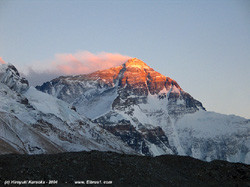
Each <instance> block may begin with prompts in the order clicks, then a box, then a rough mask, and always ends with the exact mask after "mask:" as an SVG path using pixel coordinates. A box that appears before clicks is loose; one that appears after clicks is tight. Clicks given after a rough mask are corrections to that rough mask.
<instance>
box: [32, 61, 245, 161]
mask: <svg viewBox="0 0 250 187" xmlns="http://www.w3.org/2000/svg"><path fill="white" fill-rule="evenodd" d="M36 88H37V89H38V90H41V91H43V92H45V93H48V94H51V95H53V96H55V97H57V98H59V99H61V100H64V101H66V102H68V103H69V104H70V105H71V106H72V107H75V108H76V111H77V112H78V113H80V114H81V115H84V116H87V117H88V118H90V119H91V120H92V121H93V122H95V123H98V124H100V126H102V127H103V128H104V129H106V130H108V131H109V132H111V133H112V134H113V135H115V136H117V137H119V138H121V139H122V140H123V141H124V142H125V143H126V144H127V145H129V146H130V147H131V148H133V149H134V150H135V151H136V152H137V153H140V154H142V155H151V156H157V155H163V154H178V155H188V156H192V157H195V158H198V159H201V160H206V161H210V160H214V159H221V160H227V161H231V162H244V163H250V152H249V150H250V139H249V137H250V126H249V125H250V120H247V119H245V118H241V117H238V116H233V115H229V116H228V115H223V114H217V113H213V112H207V111H206V110H205V108H204V107H203V106H202V104H201V102H199V101H197V100H195V99H194V98H193V97H192V96H191V95H190V94H188V93H187V92H185V91H184V90H182V89H181V87H180V86H179V85H178V84H177V82H176V81H175V80H173V79H171V78H169V77H166V76H164V75H161V74H160V73H158V72H156V71H154V70H153V69H152V68H150V67H149V66H148V65H147V64H145V63H144V62H143V61H141V60H139V59H136V58H133V59H130V60H128V61H127V62H126V63H124V64H123V65H120V66H118V67H114V68H111V69H107V70H103V71H97V72H94V73H91V74H87V75H78V76H64V77H59V78H56V79H54V80H51V81H49V82H46V83H44V84H43V85H42V86H37V87H36Z"/></svg>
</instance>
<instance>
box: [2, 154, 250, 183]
mask: <svg viewBox="0 0 250 187" xmlns="http://www.w3.org/2000/svg"><path fill="white" fill-rule="evenodd" d="M0 180H1V181H0V185H3V183H4V181H6V180H19V181H24V180H36V181H38V180H44V181H48V180H58V183H61V184H63V183H64V184H65V182H67V184H68V185H69V186H71V185H73V183H74V181H85V182H86V180H94V181H100V180H101V181H112V184H113V185H114V186H121V185H129V186H138V185H140V186H166V185H167V186H198V185H200V186H249V185H250V166H249V165H245V164H239V163H229V162H225V161H212V162H203V161H200V160H197V159H194V158H191V157H184V156H174V155H165V156H159V157H148V156H132V155H124V154H117V153H112V152H98V151H91V152H78V153H61V154H55V155H15V154H12V155H2V156H0ZM97 186H100V185H97Z"/></svg>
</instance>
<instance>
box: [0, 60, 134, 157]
mask: <svg viewBox="0 0 250 187" xmlns="http://www.w3.org/2000/svg"><path fill="white" fill-rule="evenodd" d="M0 80H1V82H0V103H1V105H0V129H1V130H0V142H1V145H0V154H5V153H28V154H39V153H56V152H64V151H82V150H100V151H116V152H125V153H134V151H133V150H132V149H130V148H129V147H128V146H126V144H124V143H123V142H122V141H121V140H120V139H119V138H117V137H116V136H114V135H112V134H111V133H109V132H108V131H106V130H104V129H103V128H101V127H99V125H98V124H93V123H92V122H91V121H89V120H88V119H87V118H85V117H84V116H83V115H81V116H80V115H79V114H78V113H77V112H76V111H75V110H74V108H73V109H72V108H71V107H70V106H69V104H67V103H65V102H64V101H62V100H59V99H57V98H55V97H52V96H51V95H48V94H45V93H43V92H40V91H38V90H36V89H35V88H34V87H29V86H28V81H27V80H25V79H23V78H21V77H20V75H19V73H18V71H17V70H16V68H15V67H14V66H13V65H8V64H3V65H0Z"/></svg>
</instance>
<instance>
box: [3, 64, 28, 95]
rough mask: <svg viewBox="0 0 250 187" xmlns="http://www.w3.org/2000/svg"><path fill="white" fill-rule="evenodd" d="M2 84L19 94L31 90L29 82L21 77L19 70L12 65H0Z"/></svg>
mask: <svg viewBox="0 0 250 187" xmlns="http://www.w3.org/2000/svg"><path fill="white" fill-rule="evenodd" d="M0 82H1V83H3V84H5V85H7V86H8V87H9V88H10V89H12V90H14V91H17V92H20V93H22V92H25V91H26V90H28V88H29V82H28V81H27V80H26V79H25V78H22V77H20V75H19V73H18V71H17V69H16V68H15V66H13V65H12V64H1V65H0Z"/></svg>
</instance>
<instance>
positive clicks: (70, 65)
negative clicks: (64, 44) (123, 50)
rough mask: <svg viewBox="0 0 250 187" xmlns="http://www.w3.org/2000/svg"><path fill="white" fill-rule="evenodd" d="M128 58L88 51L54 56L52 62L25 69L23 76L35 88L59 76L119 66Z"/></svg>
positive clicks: (40, 63) (115, 54) (35, 64)
mask: <svg viewBox="0 0 250 187" xmlns="http://www.w3.org/2000/svg"><path fill="white" fill-rule="evenodd" d="M130 58H131V57H129V56H124V55H121V54H119V53H106V52H101V53H97V54H94V53H91V52H88V51H82V52H77V53H73V54H70V53H62V54H56V55H55V56H54V59H52V60H46V61H43V62H37V63H34V65H33V66H32V67H28V68H26V73H24V76H25V77H26V78H27V79H28V80H29V82H30V84H31V85H34V86H35V85H40V84H42V83H44V82H45V81H50V80H51V79H53V78H56V77H58V76H61V75H79V74H87V73H92V72H94V71H98V70H104V69H108V68H111V67H115V66H119V65H121V64H123V63H125V62H126V61H127V60H128V59H130Z"/></svg>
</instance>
